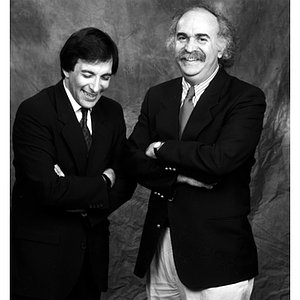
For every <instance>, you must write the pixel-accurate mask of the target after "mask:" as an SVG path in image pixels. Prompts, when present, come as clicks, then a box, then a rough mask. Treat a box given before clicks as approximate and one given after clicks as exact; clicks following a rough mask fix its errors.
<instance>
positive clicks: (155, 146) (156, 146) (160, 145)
mask: <svg viewBox="0 0 300 300" xmlns="http://www.w3.org/2000/svg"><path fill="white" fill-rule="evenodd" d="M163 144H164V142H156V143H154V145H153V150H154V154H155V155H156V154H157V151H158V150H159V149H160V148H161V147H162V145H163Z"/></svg>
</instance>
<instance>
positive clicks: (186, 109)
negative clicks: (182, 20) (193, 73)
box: [179, 86, 195, 138]
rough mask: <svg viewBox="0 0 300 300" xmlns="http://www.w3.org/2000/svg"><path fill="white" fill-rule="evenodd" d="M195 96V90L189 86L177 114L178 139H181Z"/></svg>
mask: <svg viewBox="0 0 300 300" xmlns="http://www.w3.org/2000/svg"><path fill="white" fill-rule="evenodd" d="M194 96H195V88H194V86H191V87H190V88H189V90H188V93H187V96H186V98H185V99H184V101H183V104H182V106H181V108H180V113H179V138H181V136H182V133H183V130H184V128H185V125H186V123H187V121H188V119H189V117H190V115H191V113H192V111H193V109H194V105H193V101H192V99H193V97H194Z"/></svg>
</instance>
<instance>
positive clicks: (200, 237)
mask: <svg viewBox="0 0 300 300" xmlns="http://www.w3.org/2000/svg"><path fill="white" fill-rule="evenodd" d="M170 33H171V36H170V38H169V39H168V41H167V45H168V47H169V49H171V50H172V52H173V54H174V56H175V60H176V63H177V65H178V67H179V69H180V71H181V73H182V77H180V78H176V79H173V80H170V81H167V82H164V83H162V84H160V85H157V86H155V87H152V88H150V89H149V91H148V92H147V94H146V96H145V99H144V102H143V104H142V108H141V114H140V116H139V119H138V122H137V124H136V125H135V128H134V130H133V132H132V134H131V136H130V137H129V139H128V145H129V148H130V156H131V158H130V160H129V163H130V165H131V166H132V167H131V170H132V171H134V172H135V174H136V177H137V180H138V182H139V183H140V184H141V185H143V186H145V187H147V188H149V189H150V190H151V191H152V193H151V195H150V199H149V206H148V211H147V215H146V220H145V224H144V229H143V233H142V238H141V243H140V249H139V253H138V257H137V262H136V266H135V271H134V272H135V274H136V275H137V276H139V277H144V276H145V274H146V273H147V296H148V299H168V300H170V299H178V300H179V299H182V300H186V299H187V300H192V299H193V300H194V299H199V300H201V299H205V300H210V299H211V300H242V299H243V300H248V299H250V295H251V292H252V287H253V278H254V277H255V276H256V275H257V273H258V266H257V265H258V264H257V251H256V246H255V242H254V239H253V234H252V231H251V227H250V224H249V221H248V218H247V215H248V214H249V212H250V189H249V182H250V172H251V168H252V166H253V164H254V162H255V159H254V154H255V149H256V146H257V144H258V141H259V138H260V134H261V130H262V124H263V117H264V111H265V107H266V104H265V96H264V94H263V92H262V91H261V90H260V89H258V88H256V87H254V86H252V85H250V84H248V83H245V82H243V81H241V80H239V79H237V78H235V77H232V76H230V75H228V74H227V72H226V71H225V70H224V67H227V66H230V65H231V64H232V62H233V58H234V51H235V47H234V45H235V43H234V40H235V39H234V34H233V30H232V27H231V25H230V23H229V22H228V21H227V19H226V18H225V17H223V16H222V15H221V14H219V13H217V12H216V11H214V10H213V9H212V8H210V7H208V6H207V5H199V6H196V7H192V8H189V9H187V10H185V11H184V12H183V13H181V14H180V15H179V16H178V17H176V18H175V19H174V22H173V24H172V26H171V30H170Z"/></svg>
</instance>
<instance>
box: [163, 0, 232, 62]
mask: <svg viewBox="0 0 300 300" xmlns="http://www.w3.org/2000/svg"><path fill="white" fill-rule="evenodd" d="M197 9H205V10H207V11H209V12H210V13H211V14H213V15H214V16H215V17H216V18H217V21H218V24H219V32H218V40H219V42H221V43H223V44H224V45H225V47H224V53H223V55H222V57H221V58H219V64H220V65H221V66H223V67H227V68H228V67H231V66H232V65H233V62H234V57H235V48H236V32H235V29H234V27H233V26H232V25H231V23H230V22H229V21H228V20H227V18H226V17H225V16H223V15H222V14H221V13H220V12H218V11H217V10H216V9H214V8H213V7H211V6H210V5H208V4H207V3H206V2H200V3H199V4H198V5H195V6H191V7H188V8H185V9H183V10H181V11H180V12H179V13H177V14H176V15H175V17H174V18H173V20H172V24H171V26H170V29H169V36H168V38H167V41H166V45H167V48H168V50H171V51H174V48H175V35H176V29H177V24H178V21H179V20H180V18H181V17H182V16H183V15H184V14H185V13H186V12H188V11H191V10H197Z"/></svg>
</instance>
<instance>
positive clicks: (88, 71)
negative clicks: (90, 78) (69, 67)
mask: <svg viewBox="0 0 300 300" xmlns="http://www.w3.org/2000/svg"><path fill="white" fill-rule="evenodd" d="M81 72H82V73H89V74H91V75H96V73H95V72H93V71H90V70H87V69H82V70H81ZM106 75H109V76H111V75H112V72H108V73H105V74H102V75H101V76H106Z"/></svg>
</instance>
